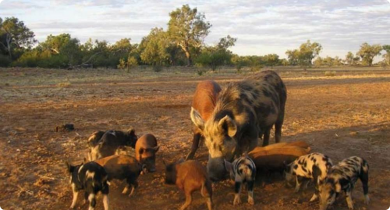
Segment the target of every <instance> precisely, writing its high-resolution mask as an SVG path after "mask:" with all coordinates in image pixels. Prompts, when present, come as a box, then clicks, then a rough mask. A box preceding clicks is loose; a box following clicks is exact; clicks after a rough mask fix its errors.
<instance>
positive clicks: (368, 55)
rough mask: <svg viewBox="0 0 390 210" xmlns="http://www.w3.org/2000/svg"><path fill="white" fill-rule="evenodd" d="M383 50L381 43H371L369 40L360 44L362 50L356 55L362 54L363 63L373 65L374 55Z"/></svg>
mask: <svg viewBox="0 0 390 210" xmlns="http://www.w3.org/2000/svg"><path fill="white" fill-rule="evenodd" d="M381 51H382V46H381V45H379V44H374V45H369V44H368V43H367V42H365V43H363V44H362V45H361V46H360V50H359V51H358V52H357V53H356V55H358V56H360V58H361V59H362V64H363V65H368V66H372V62H373V60H374V57H375V56H378V55H380V54H381V53H380V52H381Z"/></svg>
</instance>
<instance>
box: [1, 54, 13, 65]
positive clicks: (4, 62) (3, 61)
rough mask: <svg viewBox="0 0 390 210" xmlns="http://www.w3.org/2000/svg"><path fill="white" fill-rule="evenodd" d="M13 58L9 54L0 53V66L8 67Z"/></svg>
mask: <svg viewBox="0 0 390 210" xmlns="http://www.w3.org/2000/svg"><path fill="white" fill-rule="evenodd" d="M11 62H12V60H11V59H10V58H9V56H6V55H2V54H0V67H7V66H9V65H10V64H11Z"/></svg>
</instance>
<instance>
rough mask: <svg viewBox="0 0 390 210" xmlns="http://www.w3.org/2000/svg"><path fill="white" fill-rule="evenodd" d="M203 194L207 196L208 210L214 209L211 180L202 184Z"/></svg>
mask: <svg viewBox="0 0 390 210" xmlns="http://www.w3.org/2000/svg"><path fill="white" fill-rule="evenodd" d="M200 192H201V194H202V196H203V197H205V198H206V204H207V208H208V210H212V209H213V207H212V206H213V201H212V199H211V197H212V194H213V193H212V186H211V183H210V182H209V181H206V182H205V183H204V184H203V185H202V189H201V191H200Z"/></svg>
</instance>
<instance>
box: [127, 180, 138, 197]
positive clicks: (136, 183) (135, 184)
mask: <svg viewBox="0 0 390 210" xmlns="http://www.w3.org/2000/svg"><path fill="white" fill-rule="evenodd" d="M131 184H132V185H133V187H132V188H131V192H130V194H129V197H131V196H132V195H133V193H134V191H135V189H137V188H138V182H137V180H133V181H132V182H131Z"/></svg>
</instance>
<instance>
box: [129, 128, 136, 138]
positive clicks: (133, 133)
mask: <svg viewBox="0 0 390 210" xmlns="http://www.w3.org/2000/svg"><path fill="white" fill-rule="evenodd" d="M128 132H129V135H130V136H135V130H134V128H130V129H129V131H128Z"/></svg>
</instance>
